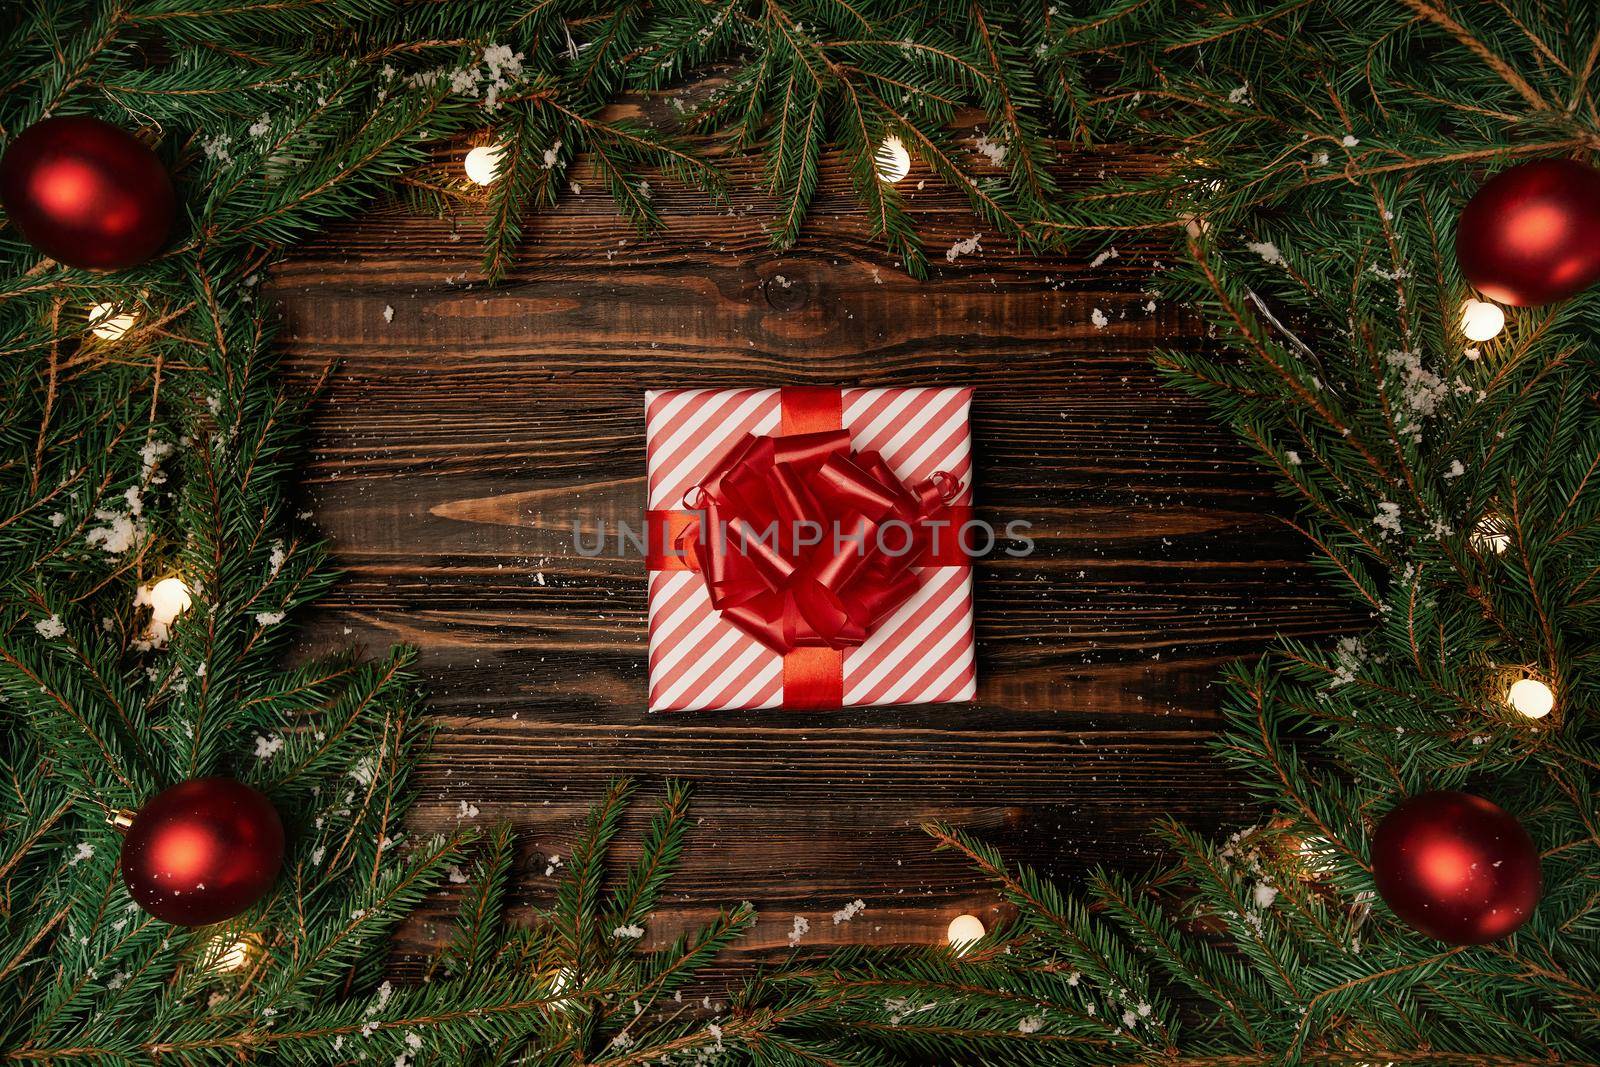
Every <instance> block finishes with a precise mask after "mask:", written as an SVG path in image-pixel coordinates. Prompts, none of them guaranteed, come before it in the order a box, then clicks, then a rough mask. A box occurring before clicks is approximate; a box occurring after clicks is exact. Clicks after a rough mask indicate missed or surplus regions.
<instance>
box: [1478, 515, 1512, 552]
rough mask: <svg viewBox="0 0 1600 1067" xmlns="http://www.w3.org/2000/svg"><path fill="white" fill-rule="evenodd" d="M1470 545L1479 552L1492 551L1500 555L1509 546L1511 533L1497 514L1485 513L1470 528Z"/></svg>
mask: <svg viewBox="0 0 1600 1067" xmlns="http://www.w3.org/2000/svg"><path fill="white" fill-rule="evenodd" d="M1472 545H1473V547H1474V548H1476V549H1477V550H1478V551H1480V552H1493V553H1494V554H1495V555H1497V556H1498V555H1501V554H1502V553H1504V552H1505V550H1506V549H1508V548H1510V547H1511V534H1510V533H1509V532H1508V531H1507V530H1506V524H1505V521H1504V520H1503V519H1501V518H1500V516H1498V515H1485V516H1484V517H1483V518H1481V519H1479V520H1478V524H1477V525H1476V526H1474V527H1473V528H1472Z"/></svg>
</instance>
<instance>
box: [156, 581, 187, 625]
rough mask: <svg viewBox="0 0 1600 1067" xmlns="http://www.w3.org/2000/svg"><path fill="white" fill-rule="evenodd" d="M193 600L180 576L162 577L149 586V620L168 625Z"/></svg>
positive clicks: (185, 609)
mask: <svg viewBox="0 0 1600 1067" xmlns="http://www.w3.org/2000/svg"><path fill="white" fill-rule="evenodd" d="M193 602H194V601H193V600H192V599H191V598H190V596H189V587H188V586H187V585H185V584H184V583H183V579H182V578H163V579H161V580H160V581H159V582H157V583H156V584H155V585H153V586H151V588H150V621H151V622H154V623H160V624H161V625H162V626H167V625H170V624H171V622H172V620H173V619H176V618H177V617H178V616H179V615H182V614H183V613H184V612H186V611H188V610H189V605H190V604H192V603H193Z"/></svg>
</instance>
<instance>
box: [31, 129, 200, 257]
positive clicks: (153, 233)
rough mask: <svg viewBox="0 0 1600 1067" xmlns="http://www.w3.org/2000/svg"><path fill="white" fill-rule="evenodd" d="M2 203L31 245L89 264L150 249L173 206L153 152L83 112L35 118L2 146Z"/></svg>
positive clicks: (161, 237) (161, 238)
mask: <svg viewBox="0 0 1600 1067" xmlns="http://www.w3.org/2000/svg"><path fill="white" fill-rule="evenodd" d="M0 204H4V206H5V209H6V215H7V216H9V217H10V219H11V222H12V223H13V224H14V225H15V226H16V227H17V229H18V230H19V231H20V232H21V233H22V236H23V237H24V238H26V239H27V241H28V243H29V244H31V245H33V247H35V248H37V249H38V250H39V251H40V252H43V253H44V254H45V255H47V256H49V257H50V258H51V259H54V260H56V261H58V262H60V263H65V264H67V265H68V266H71V267H84V268H87V269H91V270H118V269H121V268H123V267H131V266H134V265H135V264H138V263H143V262H144V261H145V260H147V259H149V258H150V257H151V256H153V255H155V254H156V252H157V251H158V250H159V249H160V248H161V246H162V245H163V244H164V243H165V242H166V240H167V235H168V234H169V233H171V232H172V219H173V215H174V213H175V212H176V207H177V205H176V197H175V196H174V194H173V191H172V179H171V178H170V177H168V176H167V170H166V168H165V167H163V166H162V165H161V160H159V159H157V158H156V154H155V153H154V152H152V151H150V149H148V148H146V147H145V146H144V144H143V143H142V142H141V141H139V139H138V138H136V137H134V136H133V135H132V134H131V133H129V132H128V131H126V130H123V129H120V128H118V127H116V126H113V125H111V124H110V123H108V122H101V121H100V120H99V119H91V118H87V117H85V116H81V115H74V116H71V117H65V118H55V119H45V120H44V121H43V122H38V123H35V124H34V125H32V126H29V127H28V128H27V129H26V130H23V131H22V133H21V134H20V135H18V136H17V137H16V139H15V140H13V141H12V142H11V144H10V145H9V146H7V148H6V152H5V156H4V157H3V158H0Z"/></svg>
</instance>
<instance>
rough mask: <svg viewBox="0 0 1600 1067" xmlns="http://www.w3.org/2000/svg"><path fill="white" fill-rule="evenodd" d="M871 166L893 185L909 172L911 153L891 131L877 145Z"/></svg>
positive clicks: (879, 175)
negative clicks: (876, 151)
mask: <svg viewBox="0 0 1600 1067" xmlns="http://www.w3.org/2000/svg"><path fill="white" fill-rule="evenodd" d="M872 166H873V169H875V170H876V171H877V172H878V177H879V178H880V179H881V180H883V181H886V182H888V183H889V184H890V185H893V184H894V183H895V182H897V181H899V180H900V179H901V178H904V177H905V176H906V175H907V174H909V173H911V153H910V152H907V151H906V146H905V144H904V143H903V142H902V141H901V140H900V138H898V137H896V136H895V135H894V134H892V133H891V134H890V135H889V136H887V137H885V138H884V139H883V143H882V144H880V145H879V146H878V153H877V155H875V156H873V157H872Z"/></svg>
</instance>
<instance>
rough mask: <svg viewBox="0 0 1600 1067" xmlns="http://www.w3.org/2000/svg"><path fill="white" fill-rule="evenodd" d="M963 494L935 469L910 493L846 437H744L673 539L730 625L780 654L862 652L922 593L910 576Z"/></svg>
mask: <svg viewBox="0 0 1600 1067" xmlns="http://www.w3.org/2000/svg"><path fill="white" fill-rule="evenodd" d="M959 489H960V484H959V483H958V482H957V481H956V480H955V479H954V478H952V477H951V476H950V475H948V474H946V473H945V472H943V471H939V472H937V473H935V474H934V475H933V477H931V478H929V479H928V480H927V481H925V482H919V483H918V484H916V485H915V486H912V487H910V488H907V487H906V485H905V484H904V483H902V482H901V481H900V479H899V478H897V477H896V476H895V474H894V472H893V471H891V470H890V469H889V467H888V465H887V464H885V463H884V462H883V457H881V456H880V455H878V453H876V452H860V453H857V452H854V451H852V449H851V447H850V434H849V432H848V431H846V430H825V431H821V432H818V433H802V434H793V435H790V436H785V437H757V436H755V435H753V434H747V435H745V437H744V438H743V439H742V440H741V441H739V443H738V444H736V445H734V446H733V447H732V448H730V449H729V450H728V452H727V453H726V454H725V455H724V456H723V457H722V459H721V461H720V462H718V463H717V465H716V466H715V467H714V468H712V471H711V473H710V475H709V476H707V477H706V478H705V479H704V480H703V481H701V482H700V484H699V485H698V486H696V487H695V488H694V489H692V490H690V492H689V494H688V496H686V497H685V498H684V505H685V506H686V507H688V508H690V509H691V510H693V511H698V512H701V513H702V516H701V520H702V521H701V522H700V523H699V524H698V525H695V524H691V525H690V526H688V527H687V528H685V530H684V531H683V533H682V535H681V536H680V537H679V540H678V548H679V551H682V552H687V553H691V554H692V555H693V558H694V560H695V563H696V564H697V568H696V569H698V570H699V571H700V572H701V574H703V575H704V576H705V580H706V585H707V588H708V589H709V590H710V594H711V604H712V606H713V607H715V608H716V609H717V610H718V611H719V612H721V613H722V616H723V617H724V618H725V619H727V620H728V621H729V622H731V623H733V624H734V625H735V626H738V627H739V628H740V629H742V630H744V631H745V632H746V633H748V634H750V636H752V637H754V638H755V639H756V640H758V641H760V642H761V643H762V644H764V645H766V646H767V647H768V648H771V649H773V650H774V651H776V652H779V653H784V654H788V653H789V652H792V651H793V650H795V649H797V648H831V649H835V650H838V649H844V648H850V647H852V646H855V645H859V644H861V643H862V642H864V641H865V640H866V639H867V636H868V635H869V634H871V633H872V630H873V628H874V627H876V626H877V625H878V624H879V623H880V622H882V621H883V620H884V619H885V618H886V617H888V616H889V615H890V614H891V613H892V612H893V611H894V610H895V609H896V608H898V607H899V606H900V605H901V604H903V603H905V601H906V599H907V598H908V597H910V596H911V594H912V593H914V592H915V591H916V589H917V584H918V581H917V576H916V574H915V570H914V569H915V568H916V567H918V566H920V565H921V563H922V561H923V559H924V558H925V557H926V556H928V554H929V552H930V549H933V550H937V549H938V548H939V545H938V540H939V539H940V538H941V537H942V538H945V539H949V540H952V541H953V540H954V539H955V538H956V536H957V533H956V530H955V529H954V528H953V526H952V525H951V523H950V520H949V519H948V518H945V519H941V516H944V515H945V514H946V512H947V504H948V502H949V501H950V500H951V499H953V498H954V497H955V495H956V493H957V492H958V491H959Z"/></svg>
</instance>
